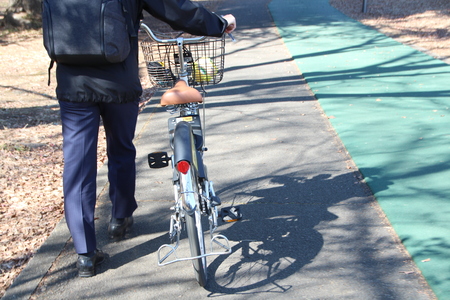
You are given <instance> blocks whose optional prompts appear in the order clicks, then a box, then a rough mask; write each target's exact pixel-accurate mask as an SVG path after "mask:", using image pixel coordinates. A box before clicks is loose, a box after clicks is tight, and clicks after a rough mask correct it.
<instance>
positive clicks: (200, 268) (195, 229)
mask: <svg viewBox="0 0 450 300" xmlns="http://www.w3.org/2000/svg"><path fill="white" fill-rule="evenodd" d="M185 218H186V229H187V235H188V239H189V246H190V248H191V255H192V256H201V255H204V254H205V240H204V233H203V227H202V220H201V212H200V210H199V209H198V208H197V209H196V210H195V211H194V213H193V214H191V215H186V217H185ZM192 265H193V267H194V270H195V277H196V279H197V281H198V284H199V285H200V286H205V285H206V282H207V280H208V276H207V265H206V257H200V258H196V259H194V260H193V261H192Z"/></svg>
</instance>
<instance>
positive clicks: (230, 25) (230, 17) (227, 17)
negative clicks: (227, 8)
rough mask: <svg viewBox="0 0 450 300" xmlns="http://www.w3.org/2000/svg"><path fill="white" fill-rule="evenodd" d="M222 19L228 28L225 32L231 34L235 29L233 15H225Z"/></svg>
mask: <svg viewBox="0 0 450 300" xmlns="http://www.w3.org/2000/svg"><path fill="white" fill-rule="evenodd" d="M222 17H223V18H224V19H225V20H227V22H228V27H227V28H226V29H225V32H226V33H231V32H233V31H234V30H235V29H236V18H235V17H234V16H233V15H225V16H222Z"/></svg>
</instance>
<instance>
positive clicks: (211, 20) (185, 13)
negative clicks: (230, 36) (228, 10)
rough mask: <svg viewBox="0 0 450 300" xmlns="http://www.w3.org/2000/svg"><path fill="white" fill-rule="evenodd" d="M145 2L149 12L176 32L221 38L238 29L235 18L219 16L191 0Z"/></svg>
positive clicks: (149, 0) (150, 0) (151, 0)
mask: <svg viewBox="0 0 450 300" xmlns="http://www.w3.org/2000/svg"><path fill="white" fill-rule="evenodd" d="M143 2H144V9H145V10H146V11H147V12H149V13H150V14H151V15H152V16H154V17H156V18H158V19H160V20H162V21H164V22H166V23H167V24H169V25H170V26H171V27H172V28H173V29H174V30H181V31H185V32H188V33H190V34H194V35H206V36H216V37H220V36H221V35H222V34H223V33H224V32H228V31H229V30H231V31H232V30H234V28H235V27H236V21H235V20H234V17H233V16H231V15H227V16H224V17H221V16H218V15H216V14H214V13H212V12H210V11H209V10H207V9H206V8H204V7H203V6H202V5H200V4H198V3H194V2H191V1H189V0H144V1H143ZM230 16H231V17H230ZM233 20H234V21H233ZM229 22H230V24H229ZM230 27H231V28H230ZM229 28H230V29H229ZM231 31H230V32H231Z"/></svg>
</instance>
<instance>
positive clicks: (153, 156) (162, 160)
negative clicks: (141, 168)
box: [148, 152, 170, 169]
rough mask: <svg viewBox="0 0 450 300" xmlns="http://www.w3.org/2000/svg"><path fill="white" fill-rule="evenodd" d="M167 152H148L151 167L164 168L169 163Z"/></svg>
mask: <svg viewBox="0 0 450 300" xmlns="http://www.w3.org/2000/svg"><path fill="white" fill-rule="evenodd" d="M169 161H170V157H169V156H168V155H167V152H152V153H149V154H148V165H149V167H150V168H151V169H159V168H164V167H167V166H168V165H169Z"/></svg>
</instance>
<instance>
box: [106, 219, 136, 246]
mask: <svg viewBox="0 0 450 300" xmlns="http://www.w3.org/2000/svg"><path fill="white" fill-rule="evenodd" d="M133 222H134V221H133V217H128V218H123V219H116V218H111V221H109V226H108V234H109V237H110V238H111V239H115V240H121V239H123V238H124V236H125V233H126V231H127V229H128V228H130V227H131V225H133Z"/></svg>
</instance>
